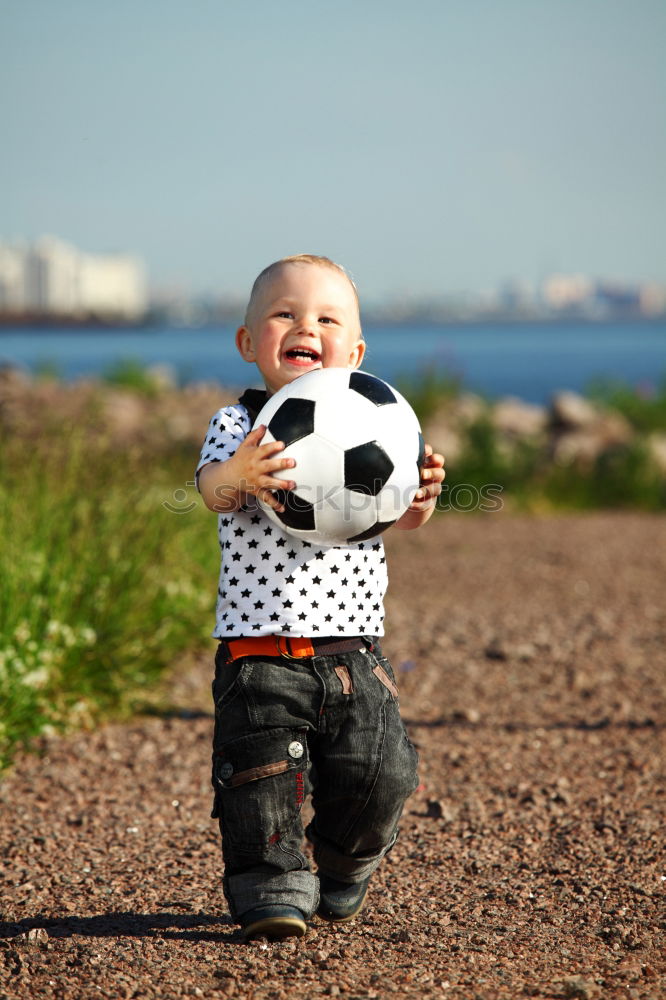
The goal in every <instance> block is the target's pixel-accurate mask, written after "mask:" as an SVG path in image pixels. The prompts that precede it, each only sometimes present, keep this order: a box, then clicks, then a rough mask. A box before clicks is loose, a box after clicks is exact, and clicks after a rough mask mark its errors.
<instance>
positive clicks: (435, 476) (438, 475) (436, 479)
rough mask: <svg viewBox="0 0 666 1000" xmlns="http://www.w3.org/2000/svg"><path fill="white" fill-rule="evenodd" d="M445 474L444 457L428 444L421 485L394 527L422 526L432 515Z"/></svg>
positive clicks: (407, 529) (404, 528) (409, 529)
mask: <svg viewBox="0 0 666 1000" xmlns="http://www.w3.org/2000/svg"><path fill="white" fill-rule="evenodd" d="M445 475H446V473H445V471H444V457H443V456H442V455H439V454H437V453H436V452H435V453H433V450H432V448H431V446H430V445H429V444H427V445H426V446H425V459H424V461H423V465H422V466H421V485H420V487H419V489H418V490H417V491H416V496H415V497H414V499H413V500H412V502H411V503H410V505H409V507H408V508H407V510H406V511H405V513H404V514H403V515H402V517H400V518H398V520H397V521H396V522H395V524H394V528H400V529H401V530H402V531H411V530H413V529H414V528H420V527H421V525H422V524H425V523H426V521H428V520H429V519H430V518H431V517H432V514H433V511H434V509H435V505H436V503H437V497H438V496H439V494H440V493H441V492H442V483H443V481H444V477H445Z"/></svg>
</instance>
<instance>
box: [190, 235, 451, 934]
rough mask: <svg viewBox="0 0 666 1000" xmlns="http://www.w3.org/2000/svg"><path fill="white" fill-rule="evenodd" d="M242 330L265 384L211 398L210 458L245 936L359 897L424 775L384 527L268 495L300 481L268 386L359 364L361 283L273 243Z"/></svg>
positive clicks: (416, 521) (234, 890)
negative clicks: (403, 689)
mask: <svg viewBox="0 0 666 1000" xmlns="http://www.w3.org/2000/svg"><path fill="white" fill-rule="evenodd" d="M236 344H237V346H238V350H239V351H240V353H241V355H242V357H243V358H244V359H245V360H246V361H248V362H251V363H254V364H256V365H257V368H258V369H259V372H260V374H261V376H262V378H263V381H264V383H265V386H266V390H265V391H262V390H258V389H254V390H253V389H249V390H247V391H246V392H245V393H244V394H243V395H242V396H241V398H240V401H239V403H238V404H237V405H235V406H228V407H224V408H223V409H221V410H219V411H218V413H216V414H215V416H214V417H213V418H212V420H211V422H210V426H209V428H208V432H207V434H206V440H205V443H204V446H203V449H202V452H201V458H200V461H199V465H198V467H197V476H198V485H199V489H200V491H201V494H202V496H203V499H204V501H205V503H206V505H207V506H208V507H209V508H210V509H211V510H214V511H216V512H217V513H218V514H219V519H218V521H219V541H220V547H221V549H222V567H221V571H220V582H219V589H218V600H217V624H216V628H215V631H214V633H213V634H214V636H215V637H216V638H218V639H219V640H220V644H219V647H218V650H217V654H216V658H215V665H216V670H215V681H214V682H213V697H214V700H215V734H214V738H213V786H214V788H215V805H214V809H213V815H214V816H216V817H218V818H219V822H220V831H221V834H222V852H223V857H224V863H225V872H224V892H225V896H226V898H227V901H228V903H229V908H230V910H231V914H232V916H233V917H234V919H235V920H236V921H238V922H239V923H240V924H241V927H242V928H243V936H244V937H245V939H246V940H247V939H250V938H252V937H257V936H259V935H266V936H268V937H270V938H284V937H289V936H301V935H302V934H304V933H305V930H306V921H307V920H308V919H309V918H310V917H312V916H313V914H314V913H315V912H316V913H318V915H319V916H320V917H323V918H324V919H326V920H330V921H335V922H340V921H345V920H349V919H351V918H352V917H354V916H355V915H356V914H357V913H358V912H359V910H360V909H361V907H362V905H363V902H364V898H365V894H366V890H367V887H368V882H369V880H370V876H371V875H372V872H373V871H374V870H375V868H376V867H377V865H378V864H379V862H380V861H381V859H382V857H383V856H384V855H385V854H386V852H387V851H388V850H389V849H390V848H391V847H392V846H393V843H394V842H395V839H396V836H397V826H398V820H399V818H400V815H401V813H402V808H403V805H404V801H405V799H406V798H407V796H408V795H410V794H411V792H413V790H414V788H415V787H416V784H417V778H416V764H417V754H416V751H415V749H414V747H413V746H412V744H411V743H410V741H409V739H408V737H407V734H406V732H405V729H404V726H403V723H402V720H401V718H400V713H399V708H398V702H397V690H396V687H395V678H394V676H393V672H392V670H391V666H390V664H389V662H388V660H387V659H386V658H385V657H384V656H383V654H382V651H381V648H380V646H379V641H378V636H380V635H382V634H383V626H382V620H383V605H382V601H383V596H384V592H385V590H386V582H387V581H386V568H385V558H384V554H383V546H382V542H381V539H377V538H372V539H370V540H369V541H366V542H361V543H358V544H353V545H348V546H344V547H337V546H332V547H322V548H318V547H316V546H314V545H312V544H310V543H308V542H304V541H301V540H300V539H297V538H295V537H294V536H292V535H289V534H287V533H285V532H283V531H282V530H281V529H280V528H279V527H277V526H276V525H275V524H274V523H273V522H272V521H271V520H270V519H269V518H268V517H266V516H265V514H264V513H263V512H262V510H261V508H260V506H259V505H258V503H257V498H258V497H260V498H261V499H262V500H263V501H265V502H266V503H267V504H269V505H271V506H272V507H274V508H278V509H280V506H279V503H278V500H277V499H276V497H275V496H274V494H273V492H272V491H273V490H276V489H279V488H283V489H284V488H287V489H293V488H294V486H295V483H294V482H293V481H287V482H286V483H285V480H284V479H278V478H277V477H276V473H278V472H284V470H287V469H288V470H291V469H293V467H294V461H293V460H292V459H288V458H284V457H282V456H281V454H280V452H281V451H282V450H283V448H284V445H283V444H282V443H281V442H275V443H271V444H263V445H262V444H261V440H262V437H263V434H264V431H265V428H264V427H257V428H256V429H255V430H254V431H251V430H250V428H251V427H252V424H253V422H254V420H255V418H256V416H257V414H258V412H259V411H260V409H261V407H262V405H263V403H264V402H265V400H266V399H267V397H268V396H269V395H271V394H272V393H274V392H276V391H277V390H278V389H280V388H281V387H282V386H283V385H286V384H287V383H289V382H291V381H293V379H295V378H297V377H298V376H299V375H301V374H303V373H304V372H308V371H312V370H313V369H316V368H327V367H342V368H358V366H359V365H360V363H361V361H362V359H363V354H364V351H365V344H364V341H363V336H362V333H361V324H360V316H359V306H358V297H357V294H356V289H355V287H354V285H353V284H352V282H351V280H350V278H349V277H348V276H347V274H346V272H345V271H344V270H343V269H342V268H341V267H339V266H338V265H337V264H334V263H333V262H332V261H331V260H329V259H328V258H326V257H315V256H311V255H305V254H303V255H299V256H296V257H287V258H284V259H282V260H279V261H276V262H275V263H274V264H271V265H270V266H269V267H267V268H266V269H265V270H264V271H262V273H261V274H260V275H259V277H258V278H257V280H256V281H255V283H254V286H253V288H252V293H251V295H250V301H249V305H248V308H247V313H246V317H245V323H244V325H243V326H241V327H240V329H239V330H238V332H237V334H236ZM443 465H444V459H443V458H442V457H441V455H435V454H433V453H432V448H430V447H429V446H426V458H425V461H424V466H423V468H422V470H421V486H420V489H419V491H418V493H417V495H416V498H415V499H414V502H413V503H412V505H411V507H410V508H409V509H408V510H407V511H406V513H405V514H404V515H403V516H402V517H401V518H400V520H399V521H398V522H397V523H396V525H395V526H396V527H398V528H418V527H419V526H420V525H422V524H424V523H425V522H426V521H427V520H428V518H429V517H430V515H431V514H432V512H433V509H434V506H435V502H436V497H437V495H438V494H439V493H440V492H441V483H442V480H443V478H444V469H443ZM293 474H294V475H295V476H297V475H298V472H297V471H296V472H294V473H293ZM361 602H362V603H361ZM359 610H362V611H363V615H362V616H361V615H360V614H359ZM361 618H362V622H363V628H362V629H361V628H360V627H359V622H360V621H361ZM361 632H362V634H360V633H361ZM309 791H311V792H312V805H313V810H314V818H313V820H312V822H311V823H310V824H309V825H308V828H307V830H306V831H305V835H306V836H307V838H308V840H309V841H310V842H311V843H312V845H313V852H314V859H315V862H316V864H317V875H314V874H313V873H312V872H311V871H310V867H309V864H308V861H307V858H306V856H305V855H304V853H303V850H302V846H303V832H304V831H303V826H302V823H301V818H300V810H301V805H302V803H303V799H304V797H305V795H306V794H307V793H308V792H309Z"/></svg>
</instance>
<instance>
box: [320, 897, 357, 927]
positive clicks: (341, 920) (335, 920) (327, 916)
mask: <svg viewBox="0 0 666 1000" xmlns="http://www.w3.org/2000/svg"><path fill="white" fill-rule="evenodd" d="M365 903H366V900H365V899H362V900H361V903H360V904H359V906H358V908H357V909H356V910H354V912H353V913H349V914H347V916H346V917H336V916H335V915H334V914H332V913H320V912H319V910H317V916H318V917H319V918H320V919H321V920H325V921H326V922H327V923H329V924H346V923H347V922H348V921H349V920H354V919H355V918H356V917H357V916H358V915H359V913H360V912H361V910H362V909H363V907H364V906H365Z"/></svg>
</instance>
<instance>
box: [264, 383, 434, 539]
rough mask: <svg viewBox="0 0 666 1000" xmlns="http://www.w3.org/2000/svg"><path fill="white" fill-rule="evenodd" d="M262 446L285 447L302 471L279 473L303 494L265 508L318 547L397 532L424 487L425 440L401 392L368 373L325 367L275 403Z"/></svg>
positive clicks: (267, 413) (267, 414)
mask: <svg viewBox="0 0 666 1000" xmlns="http://www.w3.org/2000/svg"><path fill="white" fill-rule="evenodd" d="M259 424H265V425H266V428H267V430H266V433H265V435H264V437H263V439H262V444H266V443H268V442H270V441H284V443H285V450H284V451H283V452H282V453H281V454H282V455H284V456H285V457H290V458H294V459H295V460H296V467H295V468H293V469H285V470H284V471H283V472H281V473H280V472H278V473H276V474H275V475H276V478H279V479H291V480H293V481H294V482H295V483H296V489H295V490H276V491H275V495H276V496H277V497H279V499H280V502H281V503H282V504H283V505H284V507H285V510H284V511H283V512H279V511H275V510H273V508H272V507H269V506H268V504H266V503H263V502H262V501H259V502H260V504H261V506H262V508H263V510H264V511H265V512H266V514H267V515H268V516H269V517H270V518H271V520H273V521H275V522H276V523H277V524H278V525H280V527H282V528H283V529H284V530H285V531H288V532H289V533H290V534H292V535H296V536H297V537H298V538H301V539H303V540H304V541H308V542H312V543H314V544H317V545H353V544H355V543H357V542H361V541H364V540H365V539H367V538H373V537H374V536H375V535H378V534H380V532H382V531H384V530H385V529H386V528H388V527H390V526H391V525H392V524H393V523H394V522H395V521H396V520H397V519H398V518H399V517H400V515H401V514H403V513H404V512H405V510H406V509H407V508H408V507H409V505H410V503H411V502H412V500H413V499H414V494H415V493H416V491H417V489H418V487H419V479H420V473H419V469H420V466H421V464H422V462H423V457H424V447H423V438H422V436H421V431H420V428H419V423H418V420H417V418H416V414H415V413H414V411H413V410H412V408H411V406H410V405H409V403H408V402H407V400H406V399H404V398H403V397H402V396H401V395H400V393H399V392H397V391H396V390H395V389H393V388H392V387H391V386H390V385H388V384H387V383H386V382H383V381H382V380H381V379H378V378H376V377H375V376H374V375H368V374H367V373H366V372H361V371H355V370H350V369H348V368H322V369H317V370H316V371H313V372H308V373H307V374H305V375H301V376H299V377H298V378H297V379H295V380H294V381H293V382H290V383H289V384H288V385H285V386H283V387H282V389H280V390H279V391H278V392H276V393H275V395H274V396H271V398H270V399H269V400H268V402H267V403H266V405H265V406H264V407H263V409H262V410H261V412H260V413H259V415H258V417H257V419H256V421H255V424H254V426H255V427H257V426H259Z"/></svg>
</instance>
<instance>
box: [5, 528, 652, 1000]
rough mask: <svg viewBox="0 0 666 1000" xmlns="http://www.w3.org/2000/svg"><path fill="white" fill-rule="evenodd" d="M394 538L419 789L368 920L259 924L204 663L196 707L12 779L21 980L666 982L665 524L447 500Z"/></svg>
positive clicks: (515, 993)
mask: <svg viewBox="0 0 666 1000" xmlns="http://www.w3.org/2000/svg"><path fill="white" fill-rule="evenodd" d="M387 546H388V548H389V560H390V570H391V581H392V582H391V587H390V597H389V601H388V614H389V618H388V622H389V629H388V634H387V639H386V643H385V646H386V650H387V652H388V653H389V655H390V656H391V658H392V660H393V662H394V666H395V668H396V673H397V674H398V677H399V681H400V684H401V702H402V710H403V714H404V717H405V719H406V720H407V723H408V726H409V729H410V733H411V735H412V738H413V740H414V741H415V743H416V744H417V746H418V748H419V751H420V754H421V760H422V765H421V776H422V786H421V787H420V788H419V790H418V791H417V792H416V793H415V795H414V796H413V797H412V798H411V799H410V800H409V802H408V804H407V808H406V811H405V814H404V818H403V823H402V834H401V838H400V840H399V841H398V844H397V845H396V848H395V849H394V851H393V853H392V854H391V855H390V856H389V857H388V858H387V860H386V862H385V863H384V866H383V867H382V868H381V869H380V871H379V872H378V873H377V875H376V877H375V879H374V881H373V884H372V890H371V894H370V900H369V903H368V905H367V907H366V909H365V910H364V912H363V913H362V915H361V916H360V917H359V918H358V919H357V920H356V921H355V922H353V923H351V924H348V925H345V926H343V927H338V928H335V927H331V926H329V925H327V924H325V923H322V922H321V921H315V922H313V924H312V925H311V927H310V929H309V932H308V934H307V936H306V937H305V938H303V939H302V940H300V941H298V942H295V941H293V940H292V941H289V942H285V943H282V944H268V943H266V942H265V941H258V942H254V943H253V944H250V945H245V944H242V943H241V942H240V940H239V936H238V932H237V929H236V928H235V927H234V926H233V925H231V924H230V922H229V919H228V916H227V914H226V911H225V905H224V900H223V897H222V893H221V890H220V888H219V875H218V842H217V829H216V825H215V822H214V821H213V820H210V819H209V818H208V812H209V807H210V793H209V785H208V781H209V741H210V736H211V730H212V718H211V716H210V714H209V705H208V701H207V696H208V694H207V692H208V684H209V673H210V669H209V664H208V663H207V662H205V663H204V662H189V663H183V664H180V665H178V668H177V670H176V673H175V676H174V679H173V682H172V685H171V689H170V694H171V697H172V700H173V703H174V704H175V705H176V706H177V710H176V711H174V712H172V713H165V714H163V715H161V716H158V717H150V718H146V719H138V720H136V721H134V722H133V723H132V724H130V725H123V726H107V727H104V728H102V729H100V730H99V731H97V732H93V733H85V734H79V735H77V736H74V737H72V738H68V739H54V740H53V741H51V742H49V743H48V744H47V745H46V747H45V755H44V756H43V757H42V758H38V757H36V756H33V757H24V758H22V759H20V760H19V761H18V762H17V764H16V766H15V768H14V769H13V770H12V772H11V773H9V774H8V775H7V776H6V777H5V779H4V781H3V783H2V786H1V787H0V800H1V802H2V807H3V808H2V813H1V819H0V838H1V841H2V848H1V849H2V856H3V861H4V864H3V873H2V876H1V878H2V882H1V884H2V911H1V916H2V923H1V924H0V927H1V933H0V997H2V998H7V1000H9V998H11V1000H14V998H21V1000H23V998H37V997H49V998H51V997H52V998H58V1000H60V998H63V1000H70V998H71V1000H75V998H76V1000H81V998H92V997H100V996H101V997H112V998H116V997H118V998H129V997H138V998H152V997H180V996H184V997H195V996H209V995H213V996H220V997H247V998H253V1000H269V998H270V1000H278V998H291V997H298V998H302V1000H309V998H313V997H320V996H324V997H327V996H329V997H330V996H339V997H341V998H343V1000H352V998H356V997H364V998H365V997H376V998H383V997H390V996H396V997H444V998H456V1000H463V998H464V1000H474V998H478V1000H481V998H482V1000H491V998H517V997H524V996H527V997H544V998H581V1000H586V998H595V997H597V998H616V997H618V998H620V997H621V998H652V1000H662V998H664V997H666V961H665V956H664V950H665V949H664V945H665V943H666V912H665V909H664V904H663V901H664V891H665V889H664V887H665V886H666V882H665V881H664V878H665V876H666V857H665V855H664V840H665V836H664V798H665V786H664V781H663V777H664V776H663V766H664V761H665V760H666V752H665V748H664V714H665V713H664V707H665V706H664V703H665V701H666V692H665V685H664V678H665V676H666V670H665V667H666V655H665V652H664V649H665V640H666V606H665V603H664V581H665V580H666V519H663V518H661V519H660V518H658V517H649V516H642V515H641V516H639V515H615V514H613V515H606V514H595V515H590V516H566V517H559V518H548V519H537V518H528V517H517V516H509V515H507V514H492V515H487V516H485V517H473V516H470V515H456V516H452V515H448V516H443V517H441V518H439V519H438V520H437V521H436V522H435V523H431V524H430V525H429V526H428V528H427V529H425V530H423V531H421V532H416V533H405V534H401V533H399V532H394V533H393V534H392V535H391V534H390V533H389V535H388V536H387ZM213 584H214V581H211V586H213Z"/></svg>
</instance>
